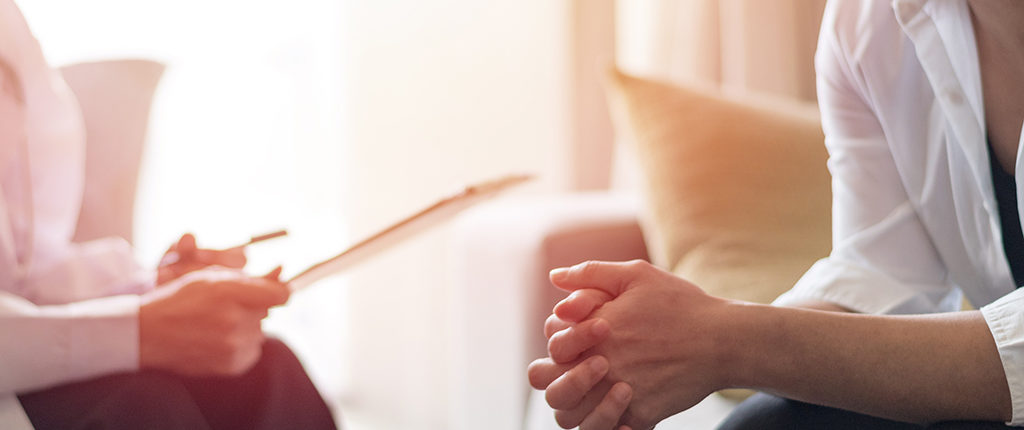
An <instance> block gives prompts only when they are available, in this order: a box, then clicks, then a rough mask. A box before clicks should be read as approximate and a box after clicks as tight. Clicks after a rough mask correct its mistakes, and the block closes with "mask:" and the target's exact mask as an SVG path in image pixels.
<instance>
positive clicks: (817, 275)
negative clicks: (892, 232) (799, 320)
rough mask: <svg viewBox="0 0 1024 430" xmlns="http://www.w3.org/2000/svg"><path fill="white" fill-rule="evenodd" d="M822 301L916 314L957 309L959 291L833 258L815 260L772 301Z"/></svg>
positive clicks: (857, 309)
mask: <svg viewBox="0 0 1024 430" xmlns="http://www.w3.org/2000/svg"><path fill="white" fill-rule="evenodd" d="M809 300H814V301H824V302H829V303H833V304H836V305H839V306H843V307H845V308H847V309H850V310H852V311H854V312H859V313H865V314H919V313H934V312H943V311H954V310H957V309H959V306H960V303H961V300H962V297H961V294H960V290H958V289H955V288H952V287H951V286H949V285H945V284H928V283H914V282H906V281H901V280H897V279H894V278H892V277H889V276H886V275H885V274H884V273H881V272H879V271H876V270H871V269H869V268H866V267H864V266H862V265H860V264H856V263H852V262H849V261H844V260H841V259H837V258H834V257H829V258H824V259H821V260H818V262H816V263H814V265H813V266H811V268H810V269H809V270H807V273H805V274H804V275H803V276H802V277H801V278H800V280H799V281H797V283H796V285H794V286H793V288H792V289H790V290H789V291H787V292H786V293H784V294H783V295H781V296H779V298H777V299H775V301H774V302H773V303H772V304H773V305H775V306H792V305H796V304H799V303H801V302H806V301H809Z"/></svg>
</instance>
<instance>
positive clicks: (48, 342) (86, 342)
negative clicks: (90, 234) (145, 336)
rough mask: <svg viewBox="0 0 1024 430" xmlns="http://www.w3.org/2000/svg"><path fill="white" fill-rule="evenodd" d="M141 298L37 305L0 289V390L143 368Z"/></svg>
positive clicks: (13, 390)
mask: <svg viewBox="0 0 1024 430" xmlns="http://www.w3.org/2000/svg"><path fill="white" fill-rule="evenodd" d="M138 310H139V297H138V296H136V295H122V296H112V297H105V298H99V299H93V300H86V301H81V302H76V303H70V304H66V305H51V306H37V305H34V304H32V303H31V302H29V301H28V300H25V299H24V298H21V297H18V296H15V295H12V294H9V293H6V292H2V291H0V357H2V359H0V393H18V392H25V391H31V390H36V389H40V388H45V387H48V386H51V385H56V384H62V383H67V382H72V381H76V380H82V379H87V378H91V377H96V376H100V375H105V374H109V373H115V372H124V371H134V370H137V369H138V367H139V352H138V351H139V324H138Z"/></svg>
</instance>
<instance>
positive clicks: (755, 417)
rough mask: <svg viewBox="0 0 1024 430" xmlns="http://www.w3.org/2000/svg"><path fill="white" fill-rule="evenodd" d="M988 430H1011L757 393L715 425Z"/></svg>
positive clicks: (742, 429)
mask: <svg viewBox="0 0 1024 430" xmlns="http://www.w3.org/2000/svg"><path fill="white" fill-rule="evenodd" d="M925 428H926V429H936V430H969V429H970V430H974V429H978V430H982V429H984V430H989V429H1011V428H1013V427H1008V426H1006V425H1005V424H1003V423H996V422H981V421H956V422H943V423H938V424H932V425H930V426H919V425H916V424H908V423H902V422H898V421H891V420H887V419H883V418H876V417H872V416H868V415H864V414H858V413H856V412H850V411H844V410H842V409H836V408H830V407H826V406H818V405H812V404H810V403H803V402H798V401H795V400H789V399H784V398H782V397H777V396H772V395H769V394H764V393H757V394H754V395H753V396H750V398H749V399H747V400H746V401H744V402H743V403H740V404H739V406H737V407H736V409H735V410H733V412H732V414H730V415H729V417H728V418H726V420H725V421H724V422H723V423H722V424H721V425H720V426H719V427H718V429H719V430H749V429H758V430H782V429H786V430H800V429H830V430H847V429H849V430H918V429H925Z"/></svg>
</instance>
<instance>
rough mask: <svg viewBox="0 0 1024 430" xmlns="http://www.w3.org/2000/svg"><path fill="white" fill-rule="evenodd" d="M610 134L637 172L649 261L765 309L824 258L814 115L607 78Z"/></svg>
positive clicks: (767, 102)
mask: <svg viewBox="0 0 1024 430" xmlns="http://www.w3.org/2000/svg"><path fill="white" fill-rule="evenodd" d="M610 81H611V82H610V85H609V93H610V98H611V106H612V110H613V112H614V117H615V120H616V125H617V126H618V127H620V128H624V129H625V130H626V131H627V133H625V134H626V135H628V136H630V137H629V138H628V139H627V140H631V141H632V142H633V143H632V145H634V146H633V148H634V150H635V156H636V158H637V160H638V162H639V164H640V167H641V170H642V174H641V175H642V183H643V187H644V193H645V195H646V200H647V203H646V212H645V214H644V215H643V219H642V220H641V224H642V226H643V231H644V238H645V241H646V242H647V244H648V251H649V253H650V255H651V258H652V260H653V261H654V262H655V263H656V264H658V265H660V266H661V267H665V268H669V269H671V270H672V271H673V272H675V273H676V274H677V275H679V276H681V277H683V278H686V279H688V280H690V281H692V282H694V283H696V284H697V285H699V286H700V287H702V288H703V289H704V290H705V291H707V292H708V293H710V294H712V295H715V296H720V297H726V298H731V299H740V300H747V301H754V302H759V303H768V302H770V301H772V300H773V299H774V298H775V297H777V296H778V295H779V294H781V293H783V292H785V291H786V290H788V289H789V288H790V287H791V286H792V285H793V284H794V283H795V282H796V281H797V279H799V278H800V276H801V275H802V274H803V273H804V272H805V271H806V270H807V269H808V268H809V267H810V266H811V264H813V263H814V262H815V261H816V260H817V259H819V258H821V257H824V256H826V255H827V254H828V252H829V250H830V249H831V234H830V232H831V219H830V207H831V203H830V202H831V190H830V177H829V174H828V170H827V167H826V159H827V153H826V151H825V147H824V144H823V139H824V138H823V136H822V132H821V126H820V123H819V119H818V112H817V109H816V108H815V107H814V105H811V104H806V103H800V102H795V101H788V100H777V99H771V98H768V97H752V96H745V97H744V98H742V99H740V98H732V97H728V96H725V95H722V94H721V93H719V92H716V91H711V90H706V89H700V88H698V87H691V88H683V87H678V86H673V85H669V84H666V83H661V82H657V81H652V80H648V79H642V78H637V77H633V76H628V75H625V74H622V73H620V72H614V73H613V74H612V76H611V79H610Z"/></svg>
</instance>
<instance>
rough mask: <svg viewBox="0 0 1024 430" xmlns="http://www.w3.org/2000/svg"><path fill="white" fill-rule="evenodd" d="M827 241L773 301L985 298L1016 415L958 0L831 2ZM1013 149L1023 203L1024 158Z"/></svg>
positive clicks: (1018, 407) (825, 86)
mask: <svg viewBox="0 0 1024 430" xmlns="http://www.w3.org/2000/svg"><path fill="white" fill-rule="evenodd" d="M816 65H817V72H818V98H819V103H820V106H821V112H822V126H823V129H824V132H825V144H826V146H827V147H828V150H829V155H830V157H829V161H828V167H829V170H830V171H831V172H832V192H833V211H832V216H833V233H832V235H833V236H832V241H833V249H832V253H831V254H830V255H829V257H828V258H825V259H823V260H821V261H818V262H817V263H816V264H815V265H814V266H812V267H811V269H810V270H809V271H808V272H807V273H806V274H805V275H804V276H803V278H802V279H801V280H800V281H799V282H798V283H797V284H796V285H795V286H794V287H793V289H792V290H790V291H789V292H788V293H786V294H784V295H783V296H782V297H780V298H779V299H778V300H777V301H776V304H790V303H794V302H796V301H800V300H805V299H817V300H824V301H828V302H833V303H837V304H839V305H842V306H846V307H848V308H850V309H853V310H856V311H859V312H864V313H899V314H909V313H931V312H946V311H956V310H958V309H959V308H960V304H961V297H962V296H961V294H963V295H965V296H966V297H967V298H968V299H969V300H970V301H971V302H972V303H973V304H975V305H977V306H983V307H982V308H981V311H982V314H983V315H984V317H985V320H986V322H987V323H988V326H989V328H990V330H991V332H992V336H993V337H994V338H995V341H996V346H997V347H998V350H999V355H1000V358H1001V359H1002V364H1003V369H1004V370H1005V373H1006V379H1007V383H1008V384H1009V387H1010V395H1011V398H1012V402H1013V418H1012V421H1011V424H1014V425H1022V424H1024V289H1019V290H1017V289H1015V288H1014V287H1015V286H1014V281H1013V278H1012V276H1011V273H1010V268H1009V265H1008V263H1007V260H1006V256H1005V253H1004V251H1003V244H1002V235H1001V230H1000V223H999V213H998V207H997V204H996V200H995V195H994V192H993V185H992V179H991V171H990V165H989V157H988V145H987V139H986V130H985V114H984V103H983V100H982V89H981V75H980V71H979V67H978V53H977V48H976V44H975V40H974V30H973V27H972V23H971V16H970V11H969V9H968V6H967V3H966V1H965V0H931V1H925V0H895V1H893V2H892V3H891V4H890V3H889V2H885V1H878V0H863V1H832V2H829V6H828V7H827V10H826V13H825V19H824V22H823V24H822V31H821V37H820V39H819V44H818V52H817V57H816ZM1021 154H1022V153H1021V151H1020V150H1019V149H1018V152H1017V159H1016V168H1015V174H1016V180H1017V200H1018V201H1019V202H1021V203H1022V206H1020V207H1021V208H1022V209H1024V194H1022V193H1024V183H1022V178H1024V162H1022V161H1021V158H1022V155H1021Z"/></svg>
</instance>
